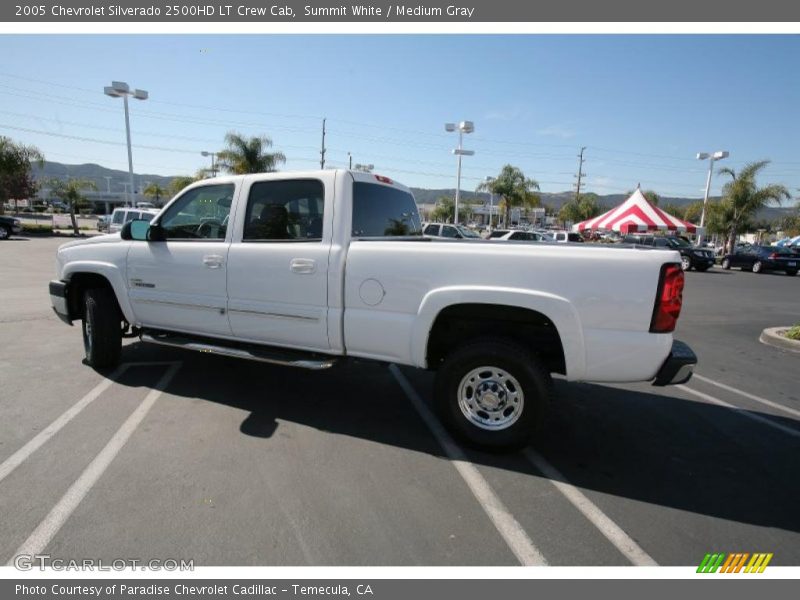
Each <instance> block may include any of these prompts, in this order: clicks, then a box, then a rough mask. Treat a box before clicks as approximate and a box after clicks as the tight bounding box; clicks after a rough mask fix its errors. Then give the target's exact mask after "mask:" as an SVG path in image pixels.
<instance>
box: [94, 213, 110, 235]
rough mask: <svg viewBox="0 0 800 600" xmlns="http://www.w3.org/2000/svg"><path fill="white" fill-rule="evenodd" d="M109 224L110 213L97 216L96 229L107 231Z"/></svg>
mask: <svg viewBox="0 0 800 600" xmlns="http://www.w3.org/2000/svg"><path fill="white" fill-rule="evenodd" d="M110 224H111V215H100V216H99V217H97V231H104V232H106V233H108V226H109V225H110Z"/></svg>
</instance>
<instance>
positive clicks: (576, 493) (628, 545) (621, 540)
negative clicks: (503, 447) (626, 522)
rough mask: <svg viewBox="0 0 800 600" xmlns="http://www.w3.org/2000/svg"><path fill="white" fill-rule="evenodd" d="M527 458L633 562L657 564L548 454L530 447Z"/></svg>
mask: <svg viewBox="0 0 800 600" xmlns="http://www.w3.org/2000/svg"><path fill="white" fill-rule="evenodd" d="M523 454H524V455H525V458H527V459H528V460H529V461H530V462H531V464H532V465H533V466H534V467H536V469H538V470H539V472H541V473H542V475H544V476H545V477H547V479H549V480H550V483H552V484H553V485H554V486H555V487H556V489H557V490H558V491H559V492H561V493H562V494H563V495H564V497H565V498H566V499H567V500H569V501H570V503H571V504H572V505H573V506H574V507H575V508H577V509H578V510H579V511H580V512H581V514H583V516H584V517H586V518H587V519H588V520H589V522H591V524H592V525H594V526H595V527H596V528H597V530H598V531H599V532H600V533H602V534H603V536H604V537H605V538H606V539H607V540H608V541H609V542H611V543H612V544H613V545H614V547H615V548H616V549H617V550H619V551H620V552H621V553H622V554H623V555H624V556H625V557H626V558H627V559H628V560H629V561H631V563H632V564H634V565H636V566H640V567H641V566H646V567H657V566H658V563H657V562H656V561H655V560H654V559H653V557H652V556H650V555H649V554H648V553H647V552H645V551H644V550H643V549H642V547H641V546H639V544H637V543H636V542H635V541H633V538H631V537H630V536H629V535H628V534H627V533H625V531H624V530H623V529H622V528H620V527H619V525H617V524H616V523H614V521H612V520H611V519H609V518H608V516H607V515H606V514H605V513H604V512H603V511H602V510H600V508H598V506H597V505H596V504H594V503H593V502H592V501H591V500H589V498H587V497H586V496H585V495H584V494H583V492H581V491H580V490H579V489H578V488H576V487H575V486H574V485H572V484H571V483H569V481H567V478H566V477H564V475H562V474H561V472H560V471H559V470H558V469H556V468H555V467H554V466H553V465H551V464H550V463H549V462H547V461H546V460H545V459H544V457H543V456H542V455H541V454H539V453H538V452H536V451H535V450H533V449H532V448H526V449H525V450H524V451H523Z"/></svg>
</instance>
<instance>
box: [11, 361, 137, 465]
mask: <svg viewBox="0 0 800 600" xmlns="http://www.w3.org/2000/svg"><path fill="white" fill-rule="evenodd" d="M128 367H130V365H129V364H123V365H121V366H120V367H119V368H118V369H117V370H116V371H114V372H113V373H111V375H109V376H108V378H107V379H104V380H103V381H101V382H100V383H98V384H97V385H96V386H95V387H94V388H92V390H91V391H90V392H89V393H88V394H86V395H85V396H84V397H83V398H81V399H80V400H78V401H77V402H76V403H75V404H73V405H72V406H71V407H70V408H69V409H68V410H66V411H65V412H64V413H63V414H62V415H61V416H60V417H58V418H57V419H56V420H55V421H53V422H52V423H50V425H48V426H47V427H45V428H44V429H43V430H42V431H40V432H39V433H38V434H37V435H36V436H35V437H34V438H33V439H32V440H31V441H29V442H28V443H27V444H25V445H24V446H23V447H22V448H20V449H19V450H17V451H16V452H14V454H12V455H11V456H9V457H8V458H7V459H6V460H4V461H3V464H0V481H3V479H5V478H6V477H8V476H9V475H10V474H11V472H12V471H14V469H16V468H17V467H18V466H20V465H21V464H22V463H23V462H25V460H26V459H27V458H28V457H30V455H31V454H33V453H34V452H36V451H37V450H38V449H39V448H41V447H42V445H43V444H44V443H45V442H47V440H49V439H50V438H51V437H53V436H54V435H55V434H57V433H58V432H59V431H61V429H62V428H63V427H64V425H66V424H67V423H69V422H70V421H71V420H72V419H74V418H75V417H77V416H78V414H80V412H81V411H82V410H83V409H84V408H86V407H87V406H89V405H90V404H91V403H92V402H94V401H95V400H97V398H98V397H99V396H100V394H102V393H103V392H105V391H106V390H107V389H108V388H110V387H111V385H112V384H113V383H114V381H115V380H116V379H118V378H119V377H120V376H121V375H122V374H123V373H124V372H125V371H126V370H127V369H128Z"/></svg>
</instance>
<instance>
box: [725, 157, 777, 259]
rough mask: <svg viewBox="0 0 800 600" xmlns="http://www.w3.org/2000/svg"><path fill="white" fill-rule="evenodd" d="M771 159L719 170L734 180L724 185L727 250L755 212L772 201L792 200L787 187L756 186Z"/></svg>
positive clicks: (732, 245) (774, 185)
mask: <svg viewBox="0 0 800 600" xmlns="http://www.w3.org/2000/svg"><path fill="white" fill-rule="evenodd" d="M769 162H770V161H768V160H759V161H756V162H751V163H748V164H746V165H745V166H744V167H742V168H741V169H740V170H739V173H738V174H737V173H736V171H734V170H733V169H731V168H729V167H725V168H723V169H720V170H719V174H720V175H728V176H730V178H731V181H729V182H728V183H726V184H725V185H724V186H723V188H722V200H721V201H720V205H721V206H720V208H721V210H720V211H719V213H720V214H721V215H722V216H723V219H724V224H725V233H726V235H727V238H728V239H727V244H726V252H732V251H733V248H734V246H735V244H736V237H737V235H738V234H739V231H740V229H741V228H742V226H743V225H744V224H745V223H746V222H747V221H749V220H750V219H751V218H752V217H753V215H754V214H755V213H756V212H757V211H758V210H760V209H762V208H764V207H765V206H766V205H767V204H769V203H770V202H776V203H777V204H780V203H781V200H790V199H791V197H792V195H791V194H790V193H789V190H788V189H786V186H783V185H779V184H771V185H767V186H764V187H762V188H760V187H758V186H757V185H756V175H758V173H759V171H761V170H762V169H763V168H764V167H766V166H767V165H768V164H769Z"/></svg>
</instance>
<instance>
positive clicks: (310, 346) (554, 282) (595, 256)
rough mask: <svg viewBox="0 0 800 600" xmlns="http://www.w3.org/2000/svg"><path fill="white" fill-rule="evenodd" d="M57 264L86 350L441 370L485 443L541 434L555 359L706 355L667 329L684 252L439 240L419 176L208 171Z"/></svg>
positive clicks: (683, 369) (68, 251) (658, 368)
mask: <svg viewBox="0 0 800 600" xmlns="http://www.w3.org/2000/svg"><path fill="white" fill-rule="evenodd" d="M57 268H58V279H56V280H54V281H52V282H51V283H50V295H51V300H52V302H53V306H54V308H55V311H56V313H57V314H58V315H59V316H60V317H61V318H62V319H63V320H64V321H66V322H67V323H70V324H71V323H72V321H73V320H81V321H82V329H83V339H84V346H85V351H86V362H87V363H88V364H89V365H92V366H94V367H109V366H112V365H114V364H115V363H116V362H118V361H119V359H120V353H121V339H122V337H123V336H134V335H135V336H139V337H140V338H141V340H142V341H145V342H154V343H158V344H165V345H170V346H178V347H184V348H189V349H195V350H203V351H206V352H215V353H219V354H225V355H229V356H239V357H243V358H249V359H254V360H262V361H265V362H273V363H281V364H287V365H292V366H298V367H306V368H309V369H320V368H325V367H328V366H330V365H332V364H333V363H334V362H335V360H336V359H337V358H343V357H358V358H362V359H372V360H376V361H383V362H388V363H397V364H401V365H410V366H413V367H418V368H421V369H431V370H435V371H436V372H437V375H436V394H435V402H436V406H437V409H438V412H439V414H440V416H441V417H442V419H443V420H444V421H445V423H446V424H447V425H448V426H449V427H450V428H451V429H452V430H453V431H454V432H456V433H457V434H459V435H460V437H461V438H462V439H465V440H467V441H469V442H472V443H473V444H476V445H480V446H483V447H494V448H508V447H518V446H520V445H523V444H525V443H527V442H528V441H529V440H530V438H531V435H532V432H534V430H535V426H536V425H537V424H538V423H539V422H540V421H541V418H542V413H543V409H544V407H545V404H546V403H547V401H548V397H549V394H550V387H551V386H550V378H551V373H559V374H562V375H564V376H565V377H566V379H568V380H572V381H597V382H630V381H653V382H654V383H655V384H657V385H665V384H668V383H680V382H683V381H686V380H687V379H688V378H689V377H690V376H691V371H692V367H693V365H694V363H695V362H696V359H695V357H694V354H693V353H692V352H691V350H690V349H689V348H688V347H687V346H686V345H684V344H681V343H680V342H677V341H673V339H672V334H671V332H672V331H673V329H674V328H675V322H676V320H677V318H678V314H679V313H680V309H681V300H682V290H683V283H684V282H683V272H682V271H681V267H680V257H679V256H678V254H677V253H676V252H672V251H661V250H644V249H642V250H634V249H624V248H607V247H590V245H589V244H576V245H574V246H573V245H564V244H535V245H531V244H516V243H514V242H501V243H496V244H492V243H486V242H483V241H481V240H475V241H466V240H465V241H438V240H431V239H427V238H425V237H423V236H422V235H421V227H420V219H419V214H418V212H417V206H416V203H415V202H414V198H413V196H412V195H411V193H410V192H409V190H408V189H407V188H406V187H404V186H402V185H400V184H398V183H396V182H394V181H392V180H391V179H389V178H387V177H383V176H380V175H373V174H370V173H357V172H351V171H342V170H338V171H334V170H328V171H315V172H304V173H271V174H258V175H243V176H232V177H220V178H216V179H211V180H205V181H201V182H197V183H194V184H192V185H191V186H189V187H187V188H186V189H184V190H183V191H182V192H181V193H180V194H179V195H178V196H176V197H175V198H174V199H173V200H172V201H171V202H170V203H169V204H168V205H167V206H166V207H164V209H163V210H162V211H161V212H160V214H159V215H157V216H156V217H155V218H154V219H153V221H152V222H147V221H132V222H131V223H128V224H127V225H126V226H125V228H124V229H123V230H122V232H121V233H120V234H115V235H105V236H98V237H94V238H91V239H88V240H83V241H77V242H71V243H68V244H65V245H63V246H61V247H60V248H59V250H58V254H57ZM266 401H269V399H267V400H266Z"/></svg>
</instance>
